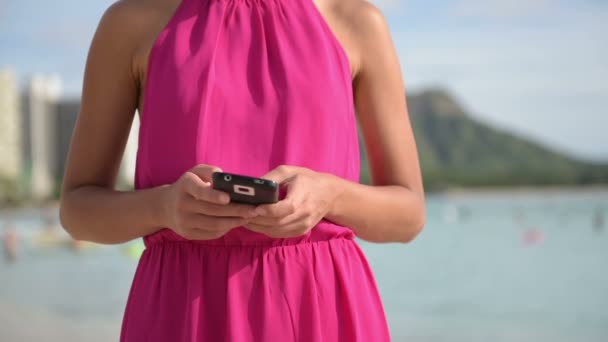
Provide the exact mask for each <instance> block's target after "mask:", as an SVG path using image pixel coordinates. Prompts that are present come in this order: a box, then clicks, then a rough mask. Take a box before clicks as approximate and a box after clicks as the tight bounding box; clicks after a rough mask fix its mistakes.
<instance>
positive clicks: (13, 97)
mask: <svg viewBox="0 0 608 342" xmlns="http://www.w3.org/2000/svg"><path fill="white" fill-rule="evenodd" d="M19 99H20V96H19V85H18V82H17V76H16V73H15V72H14V71H13V70H11V69H8V68H6V69H2V70H0V200H2V199H7V198H9V197H15V196H17V192H18V184H19V173H20V171H21V130H20V127H21V108H20V100H19Z"/></svg>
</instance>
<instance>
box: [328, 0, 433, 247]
mask: <svg viewBox="0 0 608 342" xmlns="http://www.w3.org/2000/svg"><path fill="white" fill-rule="evenodd" d="M353 16H354V18H353V19H356V20H355V22H357V26H356V29H355V30H356V31H355V32H356V34H355V35H356V38H357V39H356V41H357V42H358V51H359V53H358V58H357V63H356V65H357V71H356V77H355V82H354V91H355V105H356V109H357V116H358V120H359V124H360V127H361V130H362V133H363V138H364V141H365V147H366V150H367V156H368V160H369V167H370V172H371V176H372V183H373V186H368V185H362V184H357V183H352V182H346V181H342V180H339V179H337V180H335V181H334V183H335V188H336V189H337V192H339V193H340V195H339V197H338V199H337V200H336V201H335V204H334V206H333V208H332V209H331V211H330V212H329V213H328V215H327V216H326V217H327V218H328V219H330V220H332V221H335V222H337V223H339V224H343V225H347V226H350V227H352V228H353V229H354V230H355V232H356V233H357V235H358V236H360V237H361V238H363V239H366V240H370V241H378V242H382V241H402V242H407V241H410V240H412V239H413V238H414V237H415V236H416V235H417V234H418V233H419V232H420V231H421V229H422V227H423V225H424V223H425V205H424V190H423V186H422V178H421V174H420V166H419V161H418V154H417V151H416V143H415V141H414V135H413V132H412V128H411V124H410V121H409V117H408V112H407V107H406V98H405V89H404V84H403V79H402V75H401V68H400V66H399V59H398V57H397V54H396V52H395V48H394V46H393V42H392V39H391V36H390V32H389V29H388V26H387V24H386V21H385V19H384V17H383V15H382V13H381V12H380V11H379V10H378V9H376V8H375V7H374V6H373V5H371V4H369V3H367V2H361V5H360V8H358V9H357V10H355V11H354V14H353Z"/></svg>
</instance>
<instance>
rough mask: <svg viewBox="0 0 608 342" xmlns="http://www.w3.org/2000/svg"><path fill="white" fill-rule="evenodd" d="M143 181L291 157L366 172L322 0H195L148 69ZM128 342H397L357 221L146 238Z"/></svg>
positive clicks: (339, 171) (127, 323)
mask: <svg viewBox="0 0 608 342" xmlns="http://www.w3.org/2000/svg"><path fill="white" fill-rule="evenodd" d="M147 75H148V76H147V77H148V78H147V84H146V93H145V97H144V109H143V112H142V122H141V128H140V135H139V150H138V155H137V169H136V175H135V182H136V188H138V189H144V188H149V187H154V186H158V185H161V184H168V183H172V182H174V181H176V180H177V179H178V178H179V177H180V176H181V175H182V174H183V173H184V172H185V171H187V170H189V169H190V168H192V167H193V166H195V165H197V164H211V165H217V166H219V167H221V168H222V169H223V170H224V171H226V172H234V173H241V174H246V175H250V176H256V177H259V176H262V175H264V174H265V173H266V172H268V171H269V170H271V169H273V168H275V167H276V166H278V165H281V164H287V165H297V166H303V167H307V168H310V169H313V170H316V171H320V172H327V173H332V174H335V175H338V176H340V177H343V178H345V179H348V180H351V181H355V182H356V181H358V179H359V146H358V140H357V129H356V119H355V113H354V106H353V93H352V86H351V84H352V83H351V75H350V67H349V64H348V59H347V57H346V54H345V52H344V50H343V49H342V47H341V46H340V45H339V42H338V41H337V39H336V37H335V36H334V35H333V33H332V32H331V30H330V28H329V27H328V25H327V23H326V22H325V21H324V20H323V17H322V16H321V14H320V13H319V11H318V9H317V8H316V7H315V5H314V3H313V2H312V0H183V1H182V3H181V4H180V5H179V7H178V9H177V10H176V12H175V14H174V15H173V16H172V18H171V20H170V21H169V23H168V24H167V25H166V26H165V28H164V29H163V31H162V32H161V33H160V34H159V36H158V37H157V40H156V41H155V43H154V46H153V48H152V51H151V55H150V62H149V66H148V74H147ZM144 241H145V245H146V250H145V251H144V253H143V255H142V257H141V260H140V262H139V265H138V268H137V271H136V274H135V278H134V281H133V284H132V287H131V292H130V294H129V299H128V303H127V306H126V310H125V315H124V321H123V325H122V333H121V341H129V342H138V341H148V342H150V341H159V342H160V341H162V342H173V341H180V342H181V341H190V342H194V341H212V342H215V341H272V342H288V341H302V342H309V341H364V342H380V341H388V340H389V332H388V328H387V324H386V319H385V314H384V311H383V308H382V303H381V300H380V297H379V295H378V291H377V288H376V284H375V281H374V278H373V275H372V272H371V270H370V267H369V265H368V263H367V261H366V259H365V257H364V255H363V253H362V252H361V250H360V248H359V246H358V245H357V243H356V241H355V240H354V234H353V231H352V230H351V229H349V228H348V227H344V226H340V225H337V224H335V223H332V222H330V221H328V220H322V221H321V222H320V223H319V224H318V225H317V226H316V227H314V228H313V229H312V230H311V231H310V233H308V234H307V235H305V236H302V237H298V238H290V239H273V238H270V237H267V236H265V235H262V234H258V233H254V232H252V231H249V230H247V229H246V228H244V227H238V228H235V229H233V230H232V231H231V232H229V233H228V234H227V235H225V236H223V237H222V238H219V239H216V240H210V241H188V240H186V239H184V238H182V237H180V236H179V235H177V234H176V233H174V232H173V231H172V230H170V229H163V230H161V231H159V232H157V233H155V234H152V235H150V236H146V237H145V238H144Z"/></svg>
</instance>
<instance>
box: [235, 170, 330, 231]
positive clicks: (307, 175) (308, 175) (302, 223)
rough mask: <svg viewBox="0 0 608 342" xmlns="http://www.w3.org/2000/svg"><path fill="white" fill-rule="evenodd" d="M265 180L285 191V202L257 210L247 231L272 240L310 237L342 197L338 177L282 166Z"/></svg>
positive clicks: (246, 225) (281, 201)
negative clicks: (306, 235) (309, 233)
mask: <svg viewBox="0 0 608 342" xmlns="http://www.w3.org/2000/svg"><path fill="white" fill-rule="evenodd" d="M262 178H266V179H270V180H273V181H275V182H277V183H279V186H280V187H281V188H285V189H286V190H287V193H286V195H285V198H284V199H282V200H280V201H278V202H277V203H273V204H262V205H259V206H258V207H257V208H256V212H257V214H258V216H256V217H254V218H252V219H250V220H249V222H248V223H247V224H245V227H246V228H248V229H250V230H252V231H255V232H258V233H262V234H265V235H267V236H270V237H273V238H288V237H296V236H301V235H304V234H306V233H308V232H309V231H310V230H311V229H312V228H313V227H314V226H315V225H316V224H317V223H319V221H321V219H322V218H323V217H325V215H327V213H328V212H329V211H330V210H331V208H332V206H333V204H334V202H335V200H336V198H337V197H338V195H339V193H338V191H336V186H335V176H333V175H331V174H327V173H320V172H315V171H313V170H310V169H307V168H304V167H298V166H288V165H281V166H279V167H277V168H275V169H274V170H272V171H270V172H269V173H267V174H266V175H264V176H262Z"/></svg>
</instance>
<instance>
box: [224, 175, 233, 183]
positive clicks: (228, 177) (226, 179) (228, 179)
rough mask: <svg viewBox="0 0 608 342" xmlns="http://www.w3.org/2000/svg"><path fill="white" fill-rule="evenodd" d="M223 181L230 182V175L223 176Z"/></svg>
mask: <svg viewBox="0 0 608 342" xmlns="http://www.w3.org/2000/svg"><path fill="white" fill-rule="evenodd" d="M224 180H225V181H226V182H230V181H231V180H232V176H231V175H225V176H224Z"/></svg>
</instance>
